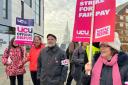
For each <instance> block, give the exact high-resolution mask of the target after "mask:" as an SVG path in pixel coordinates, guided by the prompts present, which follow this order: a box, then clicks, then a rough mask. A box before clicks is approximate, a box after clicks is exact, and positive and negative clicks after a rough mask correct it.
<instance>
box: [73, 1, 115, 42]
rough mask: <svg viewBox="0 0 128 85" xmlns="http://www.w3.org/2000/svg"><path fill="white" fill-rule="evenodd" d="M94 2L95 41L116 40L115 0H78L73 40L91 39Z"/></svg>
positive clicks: (84, 40)
mask: <svg viewBox="0 0 128 85" xmlns="http://www.w3.org/2000/svg"><path fill="white" fill-rule="evenodd" d="M93 3H95V11H94V28H93V29H92V30H93V42H111V41H113V40H114V29H115V13H116V5H115V3H116V2H115V0H77V5H76V15H75V22H74V31H73V41H75V42H89V41H90V33H91V21H92V15H93V12H92V11H93Z"/></svg>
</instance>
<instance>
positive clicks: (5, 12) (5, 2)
mask: <svg viewBox="0 0 128 85" xmlns="http://www.w3.org/2000/svg"><path fill="white" fill-rule="evenodd" d="M3 18H5V19H7V18H8V0H3Z"/></svg>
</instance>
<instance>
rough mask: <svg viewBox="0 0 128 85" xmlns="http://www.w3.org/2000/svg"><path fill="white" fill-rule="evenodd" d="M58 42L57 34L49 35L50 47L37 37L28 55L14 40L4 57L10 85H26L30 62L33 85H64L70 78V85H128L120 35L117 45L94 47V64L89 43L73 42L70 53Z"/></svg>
mask: <svg viewBox="0 0 128 85" xmlns="http://www.w3.org/2000/svg"><path fill="white" fill-rule="evenodd" d="M56 42H57V38H56V36H55V35H53V34H48V35H47V46H45V45H44V44H43V43H42V40H41V37H39V36H35V37H34V40H33V45H32V47H31V49H30V52H29V55H26V54H25V49H24V48H23V46H20V45H17V44H16V43H15V38H13V39H12V40H11V42H10V44H9V46H8V48H7V49H6V50H5V52H4V54H3V56H2V63H3V64H4V65H5V66H6V74H7V76H9V79H10V85H16V78H17V80H18V85H23V75H24V74H25V72H26V71H25V66H24V65H25V64H26V63H27V62H30V65H29V68H30V74H31V78H32V81H33V85H64V82H65V81H66V79H67V81H66V85H71V83H72V80H73V79H74V80H75V81H76V85H128V55H127V54H126V53H124V52H122V51H121V50H120V48H121V42H120V40H119V36H118V33H115V37H114V41H113V42H98V43H94V44H93V46H92V58H93V59H92V61H91V62H90V60H89V59H90V58H89V57H90V54H89V51H90V50H89V48H90V46H89V43H88V42H82V43H78V42H71V43H70V44H69V47H68V48H67V50H66V52H65V51H64V50H62V49H61V48H60V47H59V46H58V45H57V44H56ZM69 64H70V66H69ZM68 66H69V67H70V69H69V74H68V73H67V71H68ZM67 74H68V77H67Z"/></svg>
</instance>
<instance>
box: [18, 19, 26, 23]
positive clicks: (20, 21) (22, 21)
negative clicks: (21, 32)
mask: <svg viewBox="0 0 128 85" xmlns="http://www.w3.org/2000/svg"><path fill="white" fill-rule="evenodd" d="M17 22H19V23H21V24H27V21H25V20H21V19H17Z"/></svg>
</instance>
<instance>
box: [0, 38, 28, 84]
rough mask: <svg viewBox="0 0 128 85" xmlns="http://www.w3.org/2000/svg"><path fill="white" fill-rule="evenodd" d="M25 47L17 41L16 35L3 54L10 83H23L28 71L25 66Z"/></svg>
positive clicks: (3, 61)
mask: <svg viewBox="0 0 128 85" xmlns="http://www.w3.org/2000/svg"><path fill="white" fill-rule="evenodd" d="M24 54H25V51H24V48H23V47H22V46H20V45H18V44H16V43H15V37H14V38H12V40H11V41H10V44H9V46H8V48H7V49H6V50H5V51H4V54H3V56H2V63H3V64H4V65H5V66H6V74H7V76H9V79H10V85H16V78H17V80H18V85H23V75H24V73H25V72H26V71H25V67H24V62H23V60H24Z"/></svg>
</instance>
